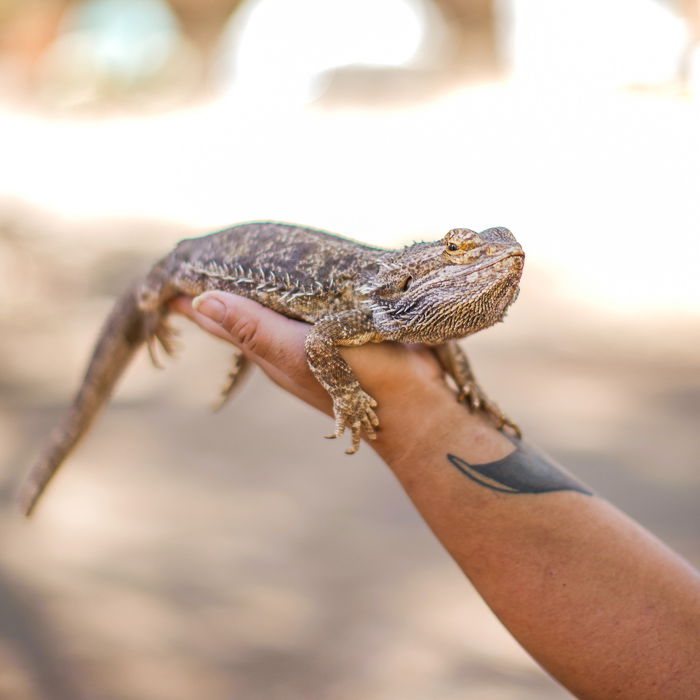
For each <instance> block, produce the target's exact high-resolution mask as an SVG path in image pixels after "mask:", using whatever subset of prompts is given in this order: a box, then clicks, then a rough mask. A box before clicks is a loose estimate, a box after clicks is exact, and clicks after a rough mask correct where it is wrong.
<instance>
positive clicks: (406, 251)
mask: <svg viewBox="0 0 700 700" xmlns="http://www.w3.org/2000/svg"><path fill="white" fill-rule="evenodd" d="M523 260H524V254H523V250H522V248H521V247H520V244H519V243H518V242H517V241H516V240H515V238H514V237H513V235H512V234H511V233H510V231H508V230H507V229H504V228H491V229H487V230H486V231H482V232H481V233H476V232H475V231H471V230H469V229H453V230H451V231H450V232H449V233H447V234H446V235H445V236H444V238H442V239H440V240H438V241H435V242H432V243H415V244H414V245H411V246H408V247H406V248H403V249H401V250H384V249H381V248H374V247H371V246H366V245H363V244H361V243H358V242H356V241H352V240H349V239H347V238H341V237H340V236H335V235H333V234H330V233H326V232H324V231H319V230H316V229H311V228H305V227H300V226H293V225H289V224H281V223H274V222H258V223H249V224H240V225H238V226H234V227H233V228H230V229H226V230H225V231H220V232H218V233H213V234H211V235H209V236H204V237H202V238H193V239H189V240H185V241H182V242H181V243H179V244H178V246H177V247H176V248H175V250H174V251H173V252H172V253H170V254H169V255H167V256H166V257H165V258H163V259H162V260H161V261H160V262H158V263H156V265H154V267H153V268H152V269H151V271H150V272H149V273H148V275H147V276H146V279H145V280H144V281H143V283H141V284H140V285H137V286H136V287H135V288H133V289H130V290H128V291H127V292H126V293H125V294H124V295H123V296H122V297H121V299H120V300H119V301H118V302H117V304H116V305H115V307H114V309H113V310H112V312H111V314H110V316H109V317H108V319H107V321H106V323H105V326H104V328H103V330H102V333H101V334H100V337H99V339H98V342H97V345H96V347H95V350H94V352H93V356H92V359H91V360H90V363H89V365H88V370H87V374H86V376H85V379H84V380H83V383H82V385H81V387H80V389H79V391H78V394H77V395H76V397H75V400H74V402H73V406H72V408H71V410H70V411H69V413H68V415H67V416H66V418H65V420H64V421H63V423H61V424H60V425H59V426H58V427H57V429H56V430H55V431H54V433H53V434H52V435H51V437H50V439H49V441H48V442H47V445H46V446H45V449H44V451H43V453H42V455H41V456H40V458H39V459H38V461H37V462H36V464H35V465H34V467H33V468H32V470H31V471H30V473H29V476H28V478H27V480H26V482H25V485H24V487H23V489H22V491H21V493H20V503H21V507H22V508H23V510H24V512H25V513H26V514H27V515H28V514H29V513H30V512H31V511H32V509H33V508H34V505H35V504H36V502H37V499H38V498H39V496H40V495H41V493H42V492H43V490H44V488H45V486H46V484H47V483H48V481H49V480H50V479H51V477H52V476H53V474H54V473H55V472H56V470H57V469H58V467H59V466H60V465H61V463H62V462H63V460H64V459H65V458H66V457H67V456H68V454H69V453H70V451H71V450H72V449H73V447H74V446H75V444H76V443H77V442H78V440H79V439H80V437H81V436H82V435H83V434H84V433H85V432H86V431H87V429H88V428H89V426H90V424H91V422H92V420H93V418H94V417H95V415H96V414H97V412H98V411H99V409H100V408H101V407H102V406H103V405H104V404H105V403H106V401H107V399H108V398H109V396H110V394H111V392H112V389H113V388H114V385H115V383H116V381H117V379H118V378H119V376H120V375H121V373H122V371H123V370H124V368H125V367H126V365H127V364H128V362H129V361H130V359H131V357H132V355H133V354H134V352H135V351H136V350H137V349H138V347H139V346H140V345H141V344H143V343H146V344H147V345H148V348H149V351H150V353H151V357H152V359H153V361H154V363H156V364H157V359H156V353H155V346H156V341H157V342H158V343H159V344H160V345H161V346H162V347H163V349H164V350H165V351H166V352H167V353H168V354H170V353H171V352H172V341H171V335H172V334H171V331H170V329H169V327H168V325H167V314H168V304H169V302H170V301H171V300H172V299H173V298H174V297H176V296H178V295H181V294H185V295H189V296H192V297H194V296H197V295H199V294H202V293H203V292H206V291H209V290H215V289H216V290H224V291H229V292H234V293H236V294H240V295H242V296H245V297H248V298H250V299H254V300H256V301H258V302H260V303H261V304H264V305H265V306H267V307H269V308H271V309H274V310H275V311H278V312H279V313H282V314H284V315H285V316H288V317H290V318H294V319H299V320H302V321H306V322H308V323H310V324H313V325H312V327H311V328H310V330H309V333H308V335H307V337H306V343H305V349H306V356H307V359H308V362H309V366H310V368H311V370H312V372H313V373H314V375H315V377H316V378H317V379H318V380H319V382H320V383H321V384H322V385H323V387H324V388H325V389H326V391H328V393H329V394H330V396H331V398H332V400H333V410H334V413H335V432H334V433H333V434H332V435H329V436H328V437H340V436H341V435H342V434H343V432H344V431H345V430H346V429H349V430H350V432H351V435H352V445H351V447H350V449H349V450H347V452H348V453H353V452H356V451H357V449H358V447H359V445H360V439H361V437H362V434H363V432H364V433H365V434H366V436H367V438H368V439H374V438H375V437H376V428H377V427H378V425H379V421H378V419H377V415H376V413H375V411H374V409H375V408H376V405H377V404H376V401H375V400H374V399H373V398H372V397H371V396H369V395H368V394H366V393H365V392H364V391H363V389H362V387H361V386H360V384H359V382H358V381H357V378H356V377H355V375H354V374H353V372H352V370H351V369H350V366H349V365H348V364H347V362H346V361H345V360H344V359H343V357H342V356H341V354H340V348H341V347H343V346H351V345H363V344H364V343H370V342H372V343H378V342H381V341H383V340H394V341H400V342H408V343H424V344H426V345H429V346H432V347H434V348H435V352H436V354H437V356H438V358H439V359H440V361H441V363H442V364H443V366H444V368H445V371H446V373H447V374H448V375H449V376H451V377H452V379H453V380H454V382H455V383H456V385H457V387H458V391H459V398H460V400H463V401H465V403H466V404H467V406H468V407H469V408H470V409H472V410H482V411H485V412H486V413H488V414H489V415H491V416H492V417H493V418H494V419H495V420H496V421H497V424H498V425H499V427H503V426H508V427H509V428H510V429H511V430H513V431H514V432H516V433H518V434H519V430H518V428H517V426H516V425H515V424H514V423H512V422H511V421H510V420H508V418H507V417H506V416H505V415H504V414H503V413H502V412H501V411H500V410H499V409H498V408H497V407H496V406H495V404H493V403H492V402H491V401H489V400H488V399H487V398H486V396H485V395H484V393H483V391H482V390H481V388H480V387H479V385H478V384H477V383H476V380H475V379H474V376H473V375H472V372H471V369H470V367H469V363H468V361H467V358H466V356H465V355H464V353H463V352H462V351H461V349H460V348H459V346H458V345H457V343H456V342H455V340H456V339H458V338H463V337H465V336H467V335H471V334H472V333H475V332H477V331H479V330H481V329H482V328H486V327H488V326H491V325H493V324H494V323H496V322H497V321H499V320H501V319H502V318H503V316H504V314H505V311H506V309H507V308H508V306H509V305H510V304H511V303H512V302H513V301H515V298H516V297H517V294H518V283H519V281H520V276H521V274H522V269H523ZM245 369H246V361H245V360H244V358H243V356H242V355H241V354H240V353H237V354H236V357H235V363H234V369H233V371H232V372H231V375H230V377H229V380H228V382H227V384H226V387H225V388H224V391H223V395H222V401H225V400H226V398H228V396H229V395H230V394H231V392H232V391H233V389H234V388H235V386H236V383H237V381H238V379H239V378H240V376H242V374H243V371H244V370H245Z"/></svg>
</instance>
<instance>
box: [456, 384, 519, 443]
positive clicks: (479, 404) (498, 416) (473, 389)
mask: <svg viewBox="0 0 700 700" xmlns="http://www.w3.org/2000/svg"><path fill="white" fill-rule="evenodd" d="M458 401H460V402H464V403H465V404H466V405H467V407H468V408H469V410H470V411H472V412H475V411H478V410H481V411H483V412H484V413H486V414H487V415H488V416H490V417H491V418H493V419H494V420H495V421H496V426H497V428H498V429H499V430H501V429H502V428H509V429H510V430H511V431H512V432H513V433H514V434H515V436H516V437H522V431H521V430H520V428H519V427H518V426H517V425H516V424H515V423H513V421H512V420H511V419H510V418H508V416H506V414H505V413H503V411H501V409H500V408H499V407H498V406H497V405H496V404H495V403H493V401H491V400H490V399H488V398H487V397H486V394H484V392H483V391H482V390H481V388H480V387H479V385H478V384H477V383H476V382H469V383H468V384H465V385H464V386H462V387H461V391H460V392H459V397H458Z"/></svg>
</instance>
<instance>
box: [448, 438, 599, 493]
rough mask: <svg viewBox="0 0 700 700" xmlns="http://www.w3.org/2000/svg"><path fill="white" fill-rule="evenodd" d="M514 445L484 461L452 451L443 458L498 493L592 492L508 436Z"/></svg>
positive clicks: (547, 460)
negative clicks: (471, 460) (472, 461)
mask: <svg viewBox="0 0 700 700" xmlns="http://www.w3.org/2000/svg"><path fill="white" fill-rule="evenodd" d="M512 442H513V444H514V445H515V447H516V449H515V452H511V453H510V454H509V455H506V456H505V457H504V458H503V459H499V460H497V461H495V462H489V463H488V464H469V462H465V461H464V460H463V459H460V458H459V457H456V456H455V455H452V454H448V455H447V459H448V460H449V461H450V464H452V466H454V467H457V469H459V471H461V472H462V474H464V475H465V476H467V477H469V478H470V479H471V480H472V481H475V482H476V483H477V484H480V485H481V486H485V487H486V488H487V489H491V490H492V491H500V492H501V493H549V492H551V491H578V492H579V493H583V494H586V495H587V496H592V495H593V494H592V493H591V492H590V491H588V490H587V489H586V488H584V486H583V485H582V484H580V483H579V482H578V481H576V479H574V478H573V477H572V476H569V475H568V474H567V473H566V472H563V471H561V470H560V469H559V468H558V467H557V466H556V465H555V464H554V463H553V462H551V461H549V459H545V458H544V457H543V456H542V455H540V454H538V453H537V452H535V451H534V450H533V449H532V448H530V447H528V446H527V445H524V444H523V443H522V442H520V441H519V440H515V439H513V440H512Z"/></svg>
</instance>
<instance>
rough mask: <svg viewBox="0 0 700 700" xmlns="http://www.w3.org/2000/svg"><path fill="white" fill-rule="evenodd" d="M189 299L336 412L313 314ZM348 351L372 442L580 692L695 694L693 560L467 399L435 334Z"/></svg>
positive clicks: (490, 593)
mask: <svg viewBox="0 0 700 700" xmlns="http://www.w3.org/2000/svg"><path fill="white" fill-rule="evenodd" d="M194 303H195V307H196V309H195V308H193V307H192V304H191V300H189V299H185V298H180V299H178V300H176V301H175V302H174V306H175V308H176V309H177V310H178V311H180V312H182V313H185V314H187V315H188V316H189V317H190V318H192V319H193V320H194V321H196V322H197V323H198V324H199V325H200V326H201V327H202V328H204V329H205V330H208V331H209V332H211V333H213V334H215V335H217V336H219V337H221V338H224V339H226V340H228V341H230V342H233V343H235V344H236V345H237V347H238V348H239V349H240V350H241V351H242V352H243V353H245V355H246V357H247V358H248V359H249V360H251V361H252V362H254V363H256V364H257V365H258V366H260V367H261V368H262V369H263V370H264V371H265V373H266V374H267V375H268V376H269V377H270V378H271V379H272V380H273V381H275V382H276V383H277V384H279V385H280V386H281V387H282V388H284V389H286V390H287V391H289V392H291V393H292V394H294V395H296V396H298V397H299V398H301V399H303V400H304V401H306V402H308V403H309V404H311V405H312V406H315V407H316V408H319V409H321V410H323V411H325V412H327V413H329V414H330V413H331V412H332V403H331V401H330V400H329V397H328V394H327V392H325V391H324V389H323V388H322V387H321V385H320V384H319V383H318V382H317V380H316V379H315V378H314V375H313V374H312V373H311V372H310V371H309V368H308V365H307V363H306V361H305V356H304V338H305V336H306V333H307V327H306V325H305V324H302V323H298V322H296V321H291V320H289V319H286V318H283V317H282V316H280V315H278V314H275V313H273V312H271V311H270V310H269V309H265V308H263V307H261V306H260V305H259V304H256V303H254V302H252V301H249V300H247V299H241V298H240V297H238V296H234V295H231V294H222V293H219V292H212V293H208V294H205V295H204V296H203V297H200V298H199V299H195V302H194ZM343 355H344V356H345V358H346V360H347V361H348V362H349V364H350V366H351V367H352V368H353V371H354V373H355V374H356V376H357V377H358V378H359V379H360V381H361V382H362V385H363V386H364V387H365V388H366V389H367V391H368V392H370V393H371V394H372V395H373V396H375V397H376V398H377V401H378V404H379V409H378V413H379V417H380V418H381V430H379V431H378V432H377V439H376V440H375V441H373V442H371V443H370V444H371V445H372V447H373V448H374V449H375V450H376V452H377V453H378V454H379V455H380V457H381V458H382V459H383V460H384V461H385V463H386V464H387V465H388V466H389V467H390V468H391V469H392V471H393V472H394V474H395V475H396V477H397V479H398V480H399V482H400V483H401V485H402V486H403V488H404V489H405V491H406V493H407V494H408V496H409V497H410V498H411V500H412V502H413V504H414V505H415V507H416V509H417V510H418V511H419V512H420V514H421V515H422V516H423V518H424V519H425V521H426V522H427V523H428V525H429V526H430V527H431V529H432V530H433V532H434V533H435V535H436V537H437V538H438V540H439V541H440V542H441V543H442V544H443V546H444V547H445V548H446V549H447V551H448V552H449V553H450V554H451V555H452V557H453V558H454V560H455V561H456V562H457V564H458V565H459V566H460V567H461V569H462V571H463V572H464V574H465V575H466V576H467V577H468V578H469V579H470V580H471V582H472V583H473V585H474V586H475V587H476V589H477V591H478V592H479V593H480V595H481V596H482V597H483V598H484V600H485V601H486V603H487V604H488V605H489V606H490V607H491V609H492V610H493V611H494V613H495V614H496V615H497V616H498V617H499V618H500V620H501V621H502V622H503V624H504V625H505V626H506V627H507V629H508V630H509V631H510V632H511V634H512V635H513V636H514V637H515V638H516V639H517V640H518V641H519V642H520V643H521V644H522V645H523V647H524V648H525V649H526V650H527V651H528V652H529V653H530V654H531V655H532V656H533V657H534V658H535V659H536V660H537V661H538V662H539V663H540V664H541V665H542V666H543V667H544V668H545V669H546V670H547V671H549V673H550V674H551V675H552V676H554V677H555V678H556V679H557V680H558V681H559V682H560V683H562V684H563V685H564V686H565V687H566V688H568V689H569V690H570V691H571V692H572V693H574V694H575V695H576V697H580V698H595V699H600V700H608V699H609V698H616V699H620V700H640V699H641V698H644V700H669V699H671V698H672V699H673V700H695V699H696V698H698V697H699V695H700V663H698V659H700V576H699V575H698V573H697V572H696V571H695V570H694V569H692V567H690V565H689V564H688V563H687V562H685V561H684V560H683V559H682V558H680V557H679V556H678V555H677V554H675V553H674V552H672V551H671V550H669V549H668V547H666V546H665V545H664V544H662V543H661V542H659V541H658V540H657V539H656V538H654V537H653V536H652V535H650V534H649V532H647V531H646V530H645V529H644V528H642V527H640V525H639V524H637V523H635V522H634V521H632V520H631V519H630V518H628V517H627V516H625V515H624V514H623V513H621V512H620V511H619V510H617V509H616V508H615V507H614V506H613V505H611V504H609V503H607V502H606V501H604V500H603V499H600V498H598V497H597V496H595V495H594V494H592V493H591V490H590V489H589V488H588V487H586V486H585V485H583V484H581V483H580V482H579V481H578V480H577V479H575V478H574V477H573V476H571V475H569V474H567V473H566V472H565V471H564V470H563V469H562V468H561V467H559V466H558V465H557V464H556V463H555V462H553V461H552V460H551V459H550V458H548V457H546V456H544V455H542V454H541V453H539V452H538V451H537V450H536V449H534V448H533V447H532V446H530V445H528V444H527V443H525V442H524V441H522V440H520V439H518V438H514V437H512V436H510V437H509V436H506V435H505V434H504V433H503V431H502V430H499V429H498V427H497V426H498V420H497V419H496V418H494V417H493V416H490V415H489V414H486V413H481V412H478V413H470V412H468V411H465V410H464V408H463V406H460V405H459V404H458V403H457V402H455V400H454V394H453V393H452V391H451V390H450V389H449V388H448V387H447V385H446V384H445V381H444V367H443V366H441V365H440V364H439V363H438V362H437V360H436V358H435V354H434V353H432V352H430V351H429V350H428V349H427V348H425V347H421V346H407V345H403V344H400V343H382V344H380V345H375V346H365V347H362V348H349V349H345V350H343ZM426 604H429V602H428V603H426ZM468 625H469V621H468V620H465V628H467V627H468ZM465 634H468V630H466V629H465ZM464 690H465V694H466V695H465V696H468V694H469V688H468V687H465V689H464Z"/></svg>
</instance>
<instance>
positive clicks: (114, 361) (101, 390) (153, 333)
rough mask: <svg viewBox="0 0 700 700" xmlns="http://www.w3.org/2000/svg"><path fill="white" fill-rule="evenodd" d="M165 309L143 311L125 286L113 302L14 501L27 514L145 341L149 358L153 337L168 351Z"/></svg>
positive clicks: (134, 291) (30, 511)
mask: <svg viewBox="0 0 700 700" xmlns="http://www.w3.org/2000/svg"><path fill="white" fill-rule="evenodd" d="M166 313H167V311H166V310H165V309H164V308H163V307H160V308H158V309H157V310H153V311H143V310H141V309H140V308H139V304H138V297H137V289H136V288H131V289H129V291H128V292H127V293H125V294H124V295H123V296H122V297H121V298H120V299H119V300H118V301H117V303H116V304H115V306H114V308H113V309H112V312H111V313H110V314H109V316H108V317H107V320H106V321H105V324H104V326H103V328H102V331H101V332H100V335H99V338H98V340H97V344H96V346H95V349H94V351H93V354H92V357H91V359H90V362H89V364H88V367H87V371H86V373H85V378H84V379H83V383H82V385H81V386H80V389H79V390H78V393H77V394H76V396H75V399H74V400H73V404H72V406H71V407H70V409H69V410H68V413H67V414H66V416H65V418H64V419H63V421H62V422H61V423H60V424H59V425H58V426H57V427H56V428H55V430H54V431H53V433H52V434H51V435H50V437H49V439H48V440H47V442H46V445H45V446H44V449H43V451H42V452H41V454H40V456H39V458H38V459H37V461H36V462H35V463H34V465H33V467H32V468H31V470H30V471H29V474H28V475H27V477H26V479H25V481H24V483H23V484H22V487H21V488H20V491H19V495H18V500H19V505H20V508H21V509H22V512H23V513H24V514H25V515H27V516H29V515H31V513H32V511H33V509H34V507H35V506H36V503H37V501H38V500H39V497H40V496H41V494H42V493H43V491H44V489H45V488H46V485H47V484H48V483H49V481H50V480H51V478H52V477H53V475H54V474H55V473H56V471H57V470H58V468H59V467H60V466H61V464H62V462H63V460H64V459H65V458H66V457H67V456H68V455H69V454H70V452H71V451H72V450H73V448H74V447H75V446H76V444H77V443H78V441H79V440H80V438H81V437H82V436H83V435H84V434H85V432H86V431H87V429H88V428H89V427H90V425H91V424H92V422H93V420H94V418H95V416H96V415H97V413H98V412H99V410H100V408H102V406H104V404H105V403H106V402H107V400H108V399H109V396H110V394H111V393H112V390H113V388H114V385H115V384H116V382H117V380H118V379H119V377H120V376H121V374H122V372H123V371H124V369H126V367H127V365H128V364H129V361H130V360H131V358H132V357H133V355H134V353H135V352H136V350H138V349H139V347H140V346H141V345H142V344H143V343H144V342H146V341H149V350H151V356H152V357H153V356H154V354H153V351H152V350H153V348H152V346H153V339H154V338H156V339H158V340H159V341H160V343H161V345H162V346H163V348H164V349H165V350H166V352H170V351H171V345H170V336H169V331H168V328H167V326H166V325H165V322H164V317H165V314H166Z"/></svg>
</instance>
